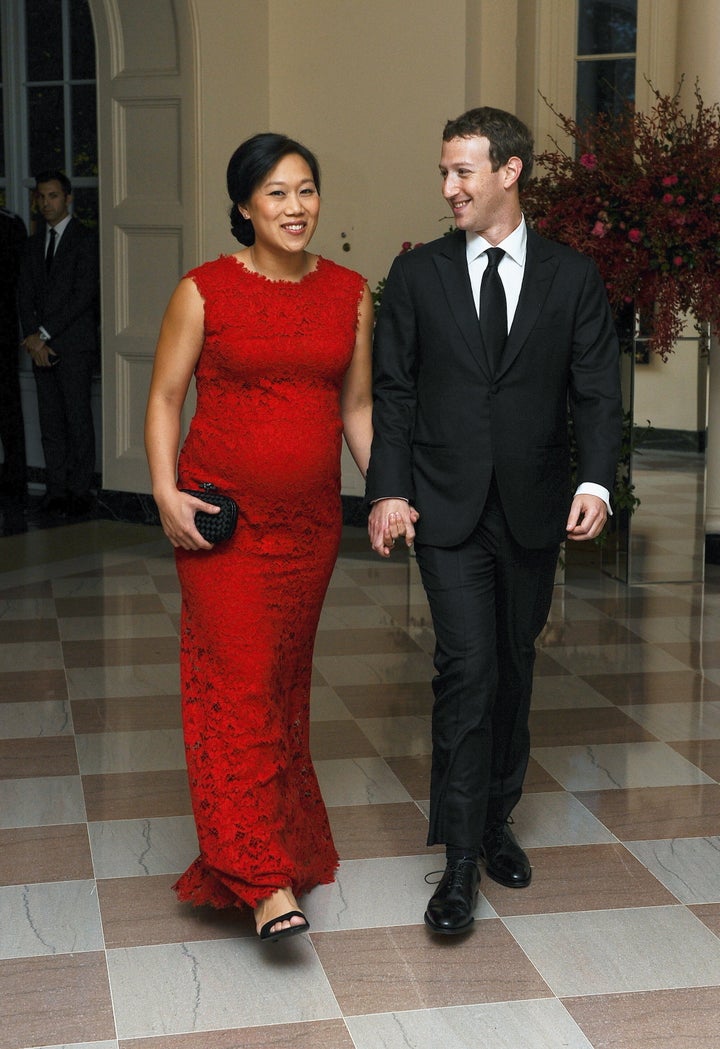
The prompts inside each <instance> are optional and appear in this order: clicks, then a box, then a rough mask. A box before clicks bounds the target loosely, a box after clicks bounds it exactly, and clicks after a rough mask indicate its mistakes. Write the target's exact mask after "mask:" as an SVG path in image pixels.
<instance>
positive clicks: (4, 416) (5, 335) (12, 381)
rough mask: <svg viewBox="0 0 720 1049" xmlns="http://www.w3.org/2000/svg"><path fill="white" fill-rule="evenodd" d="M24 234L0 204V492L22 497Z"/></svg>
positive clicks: (20, 224) (15, 217)
mask: <svg viewBox="0 0 720 1049" xmlns="http://www.w3.org/2000/svg"><path fill="white" fill-rule="evenodd" d="M26 238H27V231H26V229H25V223H24V222H23V220H22V219H21V218H20V216H19V215H15V214H14V212H12V211H8V210H7V209H6V208H0V441H2V446H3V464H2V472H1V473H0V493H1V494H3V495H9V496H12V497H13V498H15V499H23V498H24V497H25V492H26V472H27V467H26V461H25V430H24V427H23V416H22V401H21V397H20V376H19V372H18V365H19V362H18V315H17V294H16V293H17V279H18V267H19V265H20V249H21V247H22V245H23V243H24V241H25V240H26Z"/></svg>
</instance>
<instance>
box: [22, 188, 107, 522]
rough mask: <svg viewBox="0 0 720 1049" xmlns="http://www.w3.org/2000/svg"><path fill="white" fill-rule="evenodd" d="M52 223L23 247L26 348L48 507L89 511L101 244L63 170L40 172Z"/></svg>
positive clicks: (39, 191)
mask: <svg viewBox="0 0 720 1049" xmlns="http://www.w3.org/2000/svg"><path fill="white" fill-rule="evenodd" d="M35 182H36V185H35V193H36V200H37V205H38V208H39V211H40V213H41V214H42V216H43V218H44V219H45V228H43V229H42V230H41V231H40V232H38V233H35V234H34V235H33V236H32V237H30V238H29V239H28V241H27V243H26V245H25V249H24V251H23V255H22V259H21V265H20V278H19V282H18V302H19V307H20V327H21V331H22V337H23V346H24V347H25V349H26V350H27V352H28V353H29V354H30V357H31V358H32V362H33V373H34V375H35V384H36V387H37V399H38V410H39V416H40V432H41V437H42V446H43V452H44V454H45V468H46V493H45V496H44V498H43V500H42V503H41V506H40V509H41V510H42V511H46V512H48V513H58V514H63V513H68V514H71V515H73V516H74V515H78V514H84V513H86V512H87V511H88V510H89V509H90V507H91V505H92V499H91V494H90V488H91V486H92V478H93V471H94V467H95V432H94V427H93V417H92V409H91V383H92V376H93V371H94V369H95V364H96V354H97V300H98V289H99V272H98V255H97V244H96V240H95V237H94V235H93V234H92V232H91V231H90V230H89V229H88V228H87V227H86V226H84V225H83V224H82V222H79V221H78V220H77V219H75V218H73V217H72V216H71V215H70V213H69V206H70V202H71V200H72V187H71V185H70V181H69V179H68V178H67V176H66V175H65V174H63V172H61V171H44V172H42V174H40V175H38V176H37V177H36V180H35Z"/></svg>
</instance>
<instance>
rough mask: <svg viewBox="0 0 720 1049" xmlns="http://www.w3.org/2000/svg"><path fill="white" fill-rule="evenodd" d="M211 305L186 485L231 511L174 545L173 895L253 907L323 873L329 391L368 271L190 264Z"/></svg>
mask: <svg viewBox="0 0 720 1049" xmlns="http://www.w3.org/2000/svg"><path fill="white" fill-rule="evenodd" d="M188 276H190V277H191V278H192V279H193V280H194V281H195V284H196V285H197V288H198V290H199V291H200V294H201V295H202V297H203V300H204V307H205V341H204V344H203V350H202V353H201V355H200V359H199V361H198V364H197V367H196V370H195V378H196V386H197V409H196V413H195V416H194V418H193V420H192V423H191V426H190V431H189V434H188V437H187V440H186V441H185V443H184V446H183V448H182V451H181V453H180V459H179V471H178V473H179V484H180V487H182V488H197V487H198V485H199V484H200V483H202V482H207V481H209V482H211V483H213V484H214V485H216V486H217V488H218V489H219V490H220V491H221V492H226V493H227V494H229V495H232V496H233V497H234V498H235V499H236V500H237V502H238V505H239V518H238V527H237V530H236V532H235V535H234V536H233V538H232V539H231V540H230V541H229V542H227V543H224V544H219V545H218V546H216V547H215V548H214V549H213V550H211V551H185V550H178V551H177V552H176V563H177V569H178V575H179V577H180V583H181V589H182V621H181V655H180V669H181V688H182V706H183V728H184V735H185V750H186V758H187V766H188V774H189V780H190V791H191V796H192V803H193V812H194V815H195V822H196V825H197V832H198V840H199V843H200V856H199V857H198V859H197V860H195V862H194V863H193V864H192V865H191V867H190V868H189V869H188V870H187V871H186V872H185V874H183V875H182V876H181V878H180V879H179V881H178V882H177V883H176V885H175V891H176V893H177V895H178V897H179V898H180V899H181V900H186V901H190V902H191V903H194V904H212V905H214V906H215V907H227V906H242V905H243V904H247V905H248V906H250V907H254V906H255V905H256V904H257V903H258V901H259V900H260V899H262V898H264V897H266V896H269V895H270V894H271V893H272V892H273V891H274V890H275V889H277V888H281V887H284V886H287V885H290V886H292V889H293V891H294V892H295V894H296V895H301V894H302V893H304V892H307V891H308V890H309V889H311V888H312V887H313V886H315V885H318V884H321V883H325V882H331V881H332V880H333V877H334V871H335V868H336V867H337V863H338V856H337V852H336V851H335V847H334V845H333V841H332V836H331V833H330V826H329V823H328V818H327V812H326V810H325V805H324V803H323V800H322V797H321V795H320V789H319V786H318V782H317V779H316V776H315V771H314V769H313V765H312V761H311V758H310V750H309V739H308V736H309V698H310V676H311V670H312V652H313V644H314V640H315V632H316V629H317V623H318V618H319V616H320V610H321V606H322V602H323V598H324V596H325V591H326V589H327V585H328V582H329V580H330V575H331V573H332V570H333V565H334V562H335V559H336V556H337V551H338V546H339V542H340V531H341V523H342V515H341V504H340V450H341V440H342V423H341V417H340V406H339V396H340V389H341V386H342V382H343V378H344V375H345V371H346V369H347V367H348V365H349V363H350V360H351V357H352V352H353V348H354V344H355V336H356V327H357V313H358V306H359V302H360V298H361V294H362V289H363V280H362V278H361V277H360V276H359V275H358V274H357V273H354V272H352V271H351V270H348V269H345V268H343V267H341V266H337V265H335V263H333V262H330V261H328V260H326V259H323V258H320V259H319V260H318V263H317V267H316V269H315V270H314V271H312V272H311V273H309V274H308V275H307V276H306V277H304V278H303V280H301V281H300V282H298V283H294V282H291V281H270V280H267V279H266V278H265V277H262V276H260V275H258V274H256V273H252V272H250V271H248V270H246V269H245V267H244V266H243V265H242V264H241V263H239V262H238V261H237V259H235V258H234V257H232V256H222V257H221V258H219V259H217V260H216V261H214V262H209V263H206V264H205V265H203V266H200V267H199V268H198V269H196V270H193V271H192V272H191V273H190V274H189V275H188Z"/></svg>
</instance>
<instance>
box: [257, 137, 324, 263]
mask: <svg viewBox="0 0 720 1049" xmlns="http://www.w3.org/2000/svg"><path fill="white" fill-rule="evenodd" d="M240 213H241V214H242V215H243V216H244V217H245V218H249V219H250V221H251V222H252V224H253V229H254V230H255V242H256V244H258V245H259V246H262V247H264V248H268V249H270V250H273V251H277V250H278V249H279V250H281V251H286V252H293V253H295V252H300V251H304V250H305V248H306V247H307V246H308V244H309V243H310V238H311V237H312V235H313V233H314V232H315V228H316V226H317V223H318V215H319V213H320V196H319V194H318V191H317V187H316V186H315V182H314V180H313V176H312V172H311V171H310V168H309V167H308V164H307V162H306V161H305V160H303V158H302V157H301V156H299V155H298V154H297V153H289V154H288V155H287V156H285V157H283V158H282V159H281V160H279V161H278V162H277V164H276V165H275V167H274V168H273V169H272V170H271V171H270V172H269V173H268V175H267V176H266V177H265V179H264V180H263V182H261V183H260V185H259V186H258V187H257V188H256V189H255V190H254V191H253V194H252V196H251V197H250V200H249V201H248V202H247V203H246V204H243V205H240Z"/></svg>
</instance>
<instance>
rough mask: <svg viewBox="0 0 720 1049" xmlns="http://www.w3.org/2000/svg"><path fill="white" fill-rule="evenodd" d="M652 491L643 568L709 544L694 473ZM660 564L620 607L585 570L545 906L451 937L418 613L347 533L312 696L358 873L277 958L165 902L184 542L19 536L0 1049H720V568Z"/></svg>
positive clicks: (534, 797)
mask: <svg viewBox="0 0 720 1049" xmlns="http://www.w3.org/2000/svg"><path fill="white" fill-rule="evenodd" d="M651 472H652V477H651V478H650V479H649V480H650V481H651V482H652V483H651V484H648V486H647V488H648V491H649V492H651V498H650V499H649V500H648V502H647V503H646V508H645V513H646V514H647V515H648V517H647V520H648V521H649V522H650V527H649V531H648V533H647V535H643V534H642V529H641V530H640V532H639V533H638V537H637V541H638V542H639V546H640V548H641V549H640V552H639V553H638V556H637V557H636V558H635V568H636V570H639V569H641V568H642V566H643V564H645V565H649V563H650V562H649V560H647V559H648V558H649V557H650V554H653V555H654V554H657V553H658V547H659V548H660V553H662V549H663V543H665V542H670V544H671V546H670V548H669V551H670V554H671V555H672V557H675V556H676V555H678V554H679V540H680V538H681V537H682V536H685V535H686V534H687V533H688V532H689V531H692V526H689V525H688V520H687V515H688V512H689V507H688V504H689V502H691V501H692V497H691V496H689V497H688V496H687V493H688V490H689V488H688V486H692V485H693V484H695V485H696V482H697V476H695V475H693V474H692V471H691V472H690V473H688V471H687V469H686V468H684V467H683V468H681V469H679V470H678V469H676V468H675V465H674V464H673V462H672V461H670V463H669V466H668V463H664V465H663V464H661V466H660V467H658V465H657V463H654V464H653V466H652V469H651ZM696 473H697V472H696ZM641 494H642V492H641ZM655 496H657V501H656V503H655V510H654V511H653V499H654V498H655ZM694 505H695V504H694V503H693V507H694ZM660 519H662V520H663V521H665V522H666V524H667V526H668V527H667V529H666V530H665V531H663V529H662V528H661V527H660V526H659V524H658V521H659V520H660ZM683 524H684V528H683ZM668 536H669V537H670V538H669V539H668ZM648 537H649V538H648ZM673 544H674V545H673ZM651 547H652V549H651ZM667 550H668V548H665V552H666V554H667ZM692 556H694V555H693V554H692V553H691V558H692ZM643 558H646V560H645V561H644V560H643ZM662 563H665V564H666V566H667V565H670V562H669V561H667V560H665V561H664V562H663V558H662V557H661V558H660V561H659V562H658V563H656V564H654V565H653V566H652V567H651V570H650V574H651V575H652V578H653V581H651V582H640V583H631V584H630V585H626V584H624V583H619V582H616V581H614V580H612V579H610V578H608V577H607V576H606V575H604V574H603V573H602V572H601V571H600V570H599V568H598V567H597V565H594V564H593V563H592V558H590V559H589V560H588V561H587V562H584V563H583V562H581V563H579V564H578V565H575V566H573V564H572V561H569V562H568V565H567V569H566V573H565V579H564V582H561V583H559V585H558V586H557V587H556V593H555V600H554V604H553V609H552V614H551V618H550V622H549V623H548V626H547V628H546V630H545V632H544V634H543V636H542V639H541V643H540V646H539V654H538V660H537V672H536V686H535V695H534V710H533V714H532V732H533V756H532V761H531V766H530V770H529V775H528V779H527V782H526V793H525V795H524V797H523V799H522V801H521V803H520V805H519V806H518V809H517V810H516V821H515V830H516V832H517V835H518V837H519V839H520V841H521V842H522V843H523V844H524V846H525V847H526V848H527V850H528V853H529V856H530V859H531V862H532V864H533V869H534V874H533V881H532V885H531V886H530V887H529V888H528V889H525V890H522V891H518V890H510V889H505V888H502V887H501V886H498V885H496V884H495V883H494V882H492V881H491V880H490V879H488V878H487V877H485V876H484V874H483V877H482V882H481V896H480V900H479V903H478V907H477V912H476V917H477V919H478V920H477V922H476V924H475V928H474V931H473V932H472V934H471V935H469V936H467V937H457V938H448V940H447V941H446V940H444V939H441V940H438V939H437V938H434V937H432V936H431V935H430V934H429V933H428V932H427V931H426V929H425V928H424V926H423V924H422V915H423V911H424V908H425V904H426V901H427V898H428V896H429V894H430V893H431V891H432V889H431V887H430V886H429V885H428V884H427V883H426V880H425V879H426V877H429V880H430V881H432V880H433V878H432V876H431V875H432V872H433V871H437V870H438V869H440V868H442V866H443V857H442V852H441V850H439V849H433V850H428V849H427V848H426V847H425V845H424V841H425V835H426V810H427V800H426V799H427V790H428V768H429V751H430V725H429V713H430V695H431V693H430V686H429V681H430V677H431V675H432V661H431V652H432V646H433V639H432V630H431V627H430V624H429V616H428V611H427V605H426V603H425V598H424V595H423V591H422V587H421V585H420V581H419V578H418V572H417V567H416V564H415V562H414V559H413V558H411V557H408V556H406V555H404V554H400V556H398V557H396V558H394V560H393V562H392V563H390V564H388V563H384V562H380V561H379V560H377V559H375V558H374V556H372V555H371V554H370V552H369V551H368V547H367V541H366V539H365V536H364V535H363V533H362V532H361V531H359V530H353V529H347V530H346V533H345V537H344V540H343V546H342V550H341V555H340V558H339V561H338V564H337V568H336V571H335V574H334V576H333V580H332V584H331V587H330V590H329V593H328V596H327V601H326V604H325V609H324V612H323V617H322V622H321V629H320V632H319V634H318V639H317V646H316V652H315V677H314V687H313V696H312V701H313V702H312V706H313V712H312V714H313V722H312V745H313V752H314V757H315V759H316V763H317V771H318V774H319V778H320V782H321V785H322V789H323V792H324V796H325V799H326V802H327V805H328V807H329V812H330V816H331V821H332V827H333V832H334V835H335V839H336V843H337V846H338V850H339V852H340V855H341V857H342V863H341V867H340V871H339V875H338V879H337V882H336V883H335V884H334V885H331V886H323V887H320V888H317V889H315V890H314V891H313V892H312V893H310V894H309V895H308V896H307V897H306V898H305V899H304V901H303V903H304V905H305V907H306V911H307V914H308V917H309V919H310V922H311V927H312V931H311V933H310V935H309V936H303V937H298V938H296V939H294V940H292V941H290V942H288V943H286V944H283V945H280V944H275V945H261V944H260V943H259V941H258V940H257V938H256V937H255V935H254V930H253V926H252V923H251V921H250V919H249V917H248V916H246V915H239V914H237V913H229V914H226V913H216V912H211V911H205V910H192V909H190V908H187V907H185V906H181V905H180V904H178V903H177V902H176V900H175V897H174V895H173V893H172V892H171V891H170V886H171V884H172V882H173V880H174V878H175V876H176V874H177V872H179V871H181V870H183V869H184V868H185V866H186V865H187V864H188V863H189V862H190V861H191V860H192V859H193V858H194V856H195V854H196V841H195V834H194V827H193V821H192V818H191V815H190V804H189V798H188V791H187V785H186V779H185V773H184V768H183V753H182V738H181V729H180V705H179V694H178V671H177V627H178V613H179V593H178V585H177V581H176V577H175V572H174V567H173V560H172V556H171V551H170V548H169V545H168V544H167V543H166V541H165V540H164V539H163V537H162V535H161V534H160V533H159V530H157V529H153V528H148V527H143V526H134V525H127V524H119V523H116V522H109V521H89V522H84V523H82V524H73V525H66V526H62V527H59V528H54V529H51V530H47V531H38V532H33V533H29V534H27V535H15V536H8V537H6V538H4V539H2V540H0V1045H2V1049H29V1047H36V1046H37V1047H39V1046H52V1047H53V1049H59V1047H63V1049H69V1047H72V1049H281V1047H282V1049H408V1047H411V1049H466V1047H468V1049H469V1047H472V1049H477V1047H482V1049H560V1047H564V1049H631V1047H632V1049H661V1047H663V1046H673V1049H686V1047H687V1049H689V1047H691V1046H692V1047H693V1049H717V1046H718V1044H719V1037H720V1036H719V1035H718V1029H719V1028H718V1015H719V1014H718V1002H719V1001H720V782H719V781H720V576H719V575H718V571H717V569H710V570H708V572H707V577H706V580H705V582H704V583H703V582H693V581H678V580H677V576H678V575H679V576H683V577H684V580H687V579H688V578H690V577H688V575H687V574H686V572H685V569H682V570H680V569H677V568H676V566H675V562H674V561H672V571H671V578H669V579H668V580H666V581H657V580H658V578H659V577H661V576H662V574H663V573H662V571H661V570H660V569H659V568H658V564H662Z"/></svg>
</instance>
